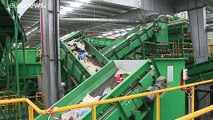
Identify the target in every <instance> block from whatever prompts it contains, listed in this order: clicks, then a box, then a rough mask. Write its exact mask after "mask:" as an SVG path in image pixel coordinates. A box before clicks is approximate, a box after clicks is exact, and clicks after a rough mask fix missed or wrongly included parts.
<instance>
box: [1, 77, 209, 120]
mask: <svg viewBox="0 0 213 120" xmlns="http://www.w3.org/2000/svg"><path fill="white" fill-rule="evenodd" d="M212 82H213V79H211V80H208V81H203V82H197V83H192V84H188V85H182V86H178V87H171V88H166V89H161V90H156V91H151V92H144V93H139V94H134V95H129V96H124V97H117V98H112V99H106V100H100V101H96V102H88V103H82V104H76V105H71V106H66V107H59V108H54V109H52V110H51V111H50V110H49V109H47V110H41V109H40V108H38V107H37V106H36V105H35V104H34V103H32V102H31V101H30V100H29V99H27V98H19V99H10V100H0V105H1V104H10V103H19V102H26V103H27V104H29V107H32V108H29V118H30V119H29V120H33V119H34V118H33V116H32V115H33V110H35V111H36V112H37V113H39V114H52V113H58V112H65V111H69V110H72V109H77V108H83V107H92V108H93V110H92V117H93V120H96V107H95V106H97V105H101V104H107V103H112V102H119V101H123V100H128V99H135V98H140V97H143V96H148V95H152V94H155V95H156V106H157V109H156V120H159V119H160V93H163V92H169V91H173V90H178V89H181V88H187V87H192V103H193V104H192V105H191V106H192V111H194V86H198V85H203V84H208V83H212ZM32 109H33V110H32Z"/></svg>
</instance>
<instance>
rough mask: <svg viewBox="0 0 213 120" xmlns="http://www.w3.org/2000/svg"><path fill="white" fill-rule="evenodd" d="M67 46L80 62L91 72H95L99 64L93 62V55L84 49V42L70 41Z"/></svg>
mask: <svg viewBox="0 0 213 120" xmlns="http://www.w3.org/2000/svg"><path fill="white" fill-rule="evenodd" d="M67 45H68V48H69V50H70V51H72V52H73V54H74V55H75V56H76V57H77V58H78V59H79V60H80V61H81V62H82V64H83V65H84V66H85V67H86V68H87V69H88V70H89V71H90V72H91V73H92V74H95V73H96V72H97V71H98V70H99V69H100V66H98V65H96V64H94V63H96V62H95V61H94V59H95V56H94V55H90V54H89V53H88V52H87V51H86V49H85V44H84V43H80V42H76V41H75V40H73V41H70V42H69V43H68V44H67Z"/></svg>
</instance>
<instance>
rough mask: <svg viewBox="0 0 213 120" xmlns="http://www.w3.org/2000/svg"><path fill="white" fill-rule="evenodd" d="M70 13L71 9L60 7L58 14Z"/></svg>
mask: <svg viewBox="0 0 213 120" xmlns="http://www.w3.org/2000/svg"><path fill="white" fill-rule="evenodd" d="M71 11H73V8H71V7H61V10H60V14H61V15H65V14H67V13H69V12H71Z"/></svg>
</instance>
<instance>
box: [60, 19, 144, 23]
mask: <svg viewBox="0 0 213 120" xmlns="http://www.w3.org/2000/svg"><path fill="white" fill-rule="evenodd" d="M60 20H61V22H62V23H63V22H78V23H79V22H80V23H84V22H87V23H88V22H89V23H94V22H95V23H121V24H138V23H144V22H146V21H147V20H134V19H109V18H60Z"/></svg>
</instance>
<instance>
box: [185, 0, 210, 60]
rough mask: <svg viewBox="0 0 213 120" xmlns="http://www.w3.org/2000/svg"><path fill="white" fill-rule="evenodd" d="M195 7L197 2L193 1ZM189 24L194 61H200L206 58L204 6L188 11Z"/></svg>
mask: <svg viewBox="0 0 213 120" xmlns="http://www.w3.org/2000/svg"><path fill="white" fill-rule="evenodd" d="M194 4H195V8H196V6H197V3H196V2H195V3H194ZM188 14H189V19H190V24H191V30H192V31H191V37H192V44H193V50H194V55H195V62H196V63H200V62H204V61H207V60H208V52H207V51H208V46H207V34H206V11H205V7H203V8H197V9H194V10H190V11H188Z"/></svg>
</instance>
